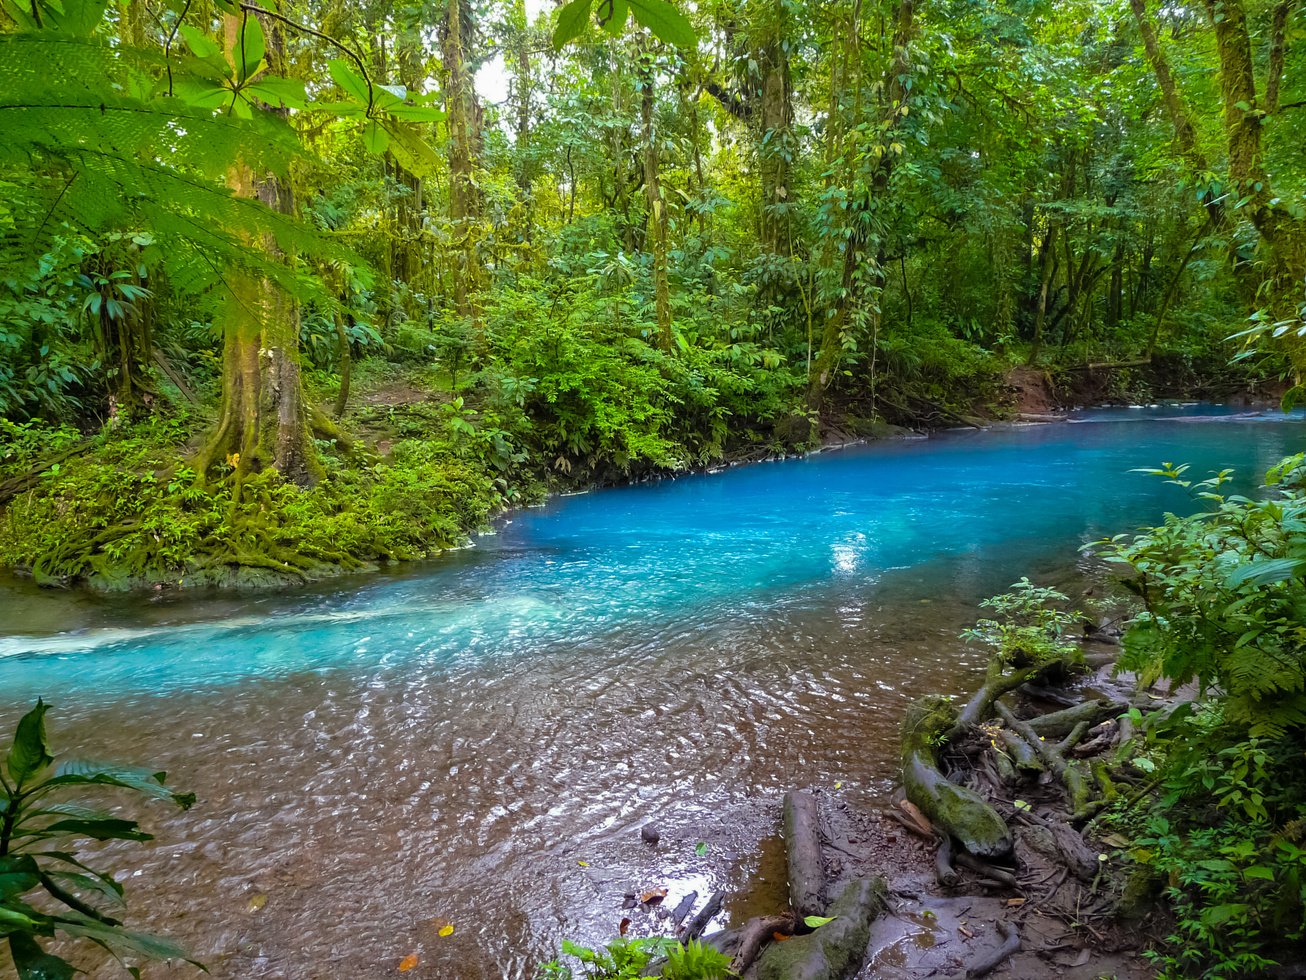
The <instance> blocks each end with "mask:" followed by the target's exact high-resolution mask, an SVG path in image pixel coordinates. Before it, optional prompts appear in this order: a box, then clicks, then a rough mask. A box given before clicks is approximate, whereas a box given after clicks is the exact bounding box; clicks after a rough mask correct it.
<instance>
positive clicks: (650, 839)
mask: <svg viewBox="0 0 1306 980" xmlns="http://www.w3.org/2000/svg"><path fill="white" fill-rule="evenodd" d="M639 836H640V837H641V838H642V839H643V841H644V843H645V844H656V843H657V842H658V841H660V840H661V839H662V835H661V834H659V833H658V829H657V827H655V826H653V825H652V824H651V823H646V824H644V826H642V827H640V828H639Z"/></svg>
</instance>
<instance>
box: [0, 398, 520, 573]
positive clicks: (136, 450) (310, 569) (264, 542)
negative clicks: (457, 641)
mask: <svg viewBox="0 0 1306 980" xmlns="http://www.w3.org/2000/svg"><path fill="white" fill-rule="evenodd" d="M189 428H190V426H189V425H187V424H186V423H185V421H184V420H183V421H181V422H179V421H178V420H171V421H168V420H154V421H151V422H148V423H144V424H141V425H138V426H134V427H130V428H124V429H123V430H121V431H119V432H115V433H112V434H110V435H108V436H106V437H105V438H104V440H103V441H102V443H101V444H100V445H99V446H97V447H96V448H95V449H93V450H92V451H91V452H89V453H88V454H87V455H85V456H84V457H82V458H81V459H80V460H78V461H77V463H76V465H70V466H65V467H63V468H61V469H60V470H59V471H58V472H51V473H47V474H46V475H45V476H44V477H43V479H42V481H41V482H40V483H39V484H38V485H37V486H36V487H35V488H33V489H32V490H31V491H29V492H27V493H25V494H21V495H20V496H18V497H16V498H15V499H14V500H13V501H12V502H11V503H10V505H9V506H8V507H7V508H6V510H5V511H4V513H3V517H2V519H0V564H3V565H5V566H7V567H10V568H16V569H20V570H26V571H29V572H30V573H31V574H32V575H33V577H34V578H36V579H37V580H38V581H41V582H83V583H86V584H89V585H91V586H92V587H94V588H98V589H104V590H119V589H128V588H134V587H141V586H150V585H159V584H163V585H168V586H174V587H176V586H198V585H213V584H220V585H243V586H263V585H277V584H285V583H287V582H294V581H304V580H308V579H313V578H320V577H323V576H325V575H329V574H333V573H335V572H337V571H340V570H345V569H355V568H360V567H364V566H366V565H369V564H372V563H375V562H377V561H380V560H390V559H415V558H422V557H425V556H427V555H430V554H433V553H435V552H437V551H440V550H442V549H445V548H449V547H452V546H455V545H457V544H460V543H461V542H463V541H464V540H465V539H466V537H467V535H468V534H469V533H470V532H472V531H474V530H476V529H477V528H479V527H482V526H483V525H484V524H485V522H486V520H487V519H488V518H489V516H490V515H491V514H492V513H494V512H495V511H496V510H497V509H499V508H501V507H502V506H503V503H504V496H505V495H504V489H505V485H504V484H503V483H496V482H495V480H494V479H493V478H492V477H491V476H489V475H488V474H487V473H485V472H484V470H483V468H482V467H480V466H477V465H476V464H475V463H474V462H470V461H468V460H465V459H463V458H460V457H459V456H458V455H457V454H456V453H455V452H454V451H453V450H452V449H451V448H450V447H449V446H448V445H446V444H443V443H441V442H438V441H434V440H408V441H405V442H401V443H399V444H397V445H396V446H395V447H394V451H393V454H392V457H391V458H390V459H389V460H386V461H379V460H376V459H374V458H373V459H368V458H361V457H360V458H358V459H347V458H342V457H332V456H330V455H327V456H326V457H325V458H326V461H327V463H328V477H327V478H326V479H325V480H323V481H322V482H320V483H319V484H317V485H316V486H314V487H311V488H308V489H304V488H301V487H298V486H295V485H293V484H289V483H286V482H284V481H282V480H281V478H280V477H279V475H278V474H277V473H276V472H275V471H272V470H268V471H264V472H263V473H259V474H256V475H254V476H252V477H251V478H250V479H249V480H248V481H247V482H246V483H245V484H244V485H243V487H242V493H241V497H240V502H239V503H236V502H235V501H234V500H233V495H232V488H231V482H230V480H229V479H227V480H222V479H219V480H215V481H211V482H209V483H206V484H203V485H199V484H197V482H196V479H195V473H194V472H193V471H191V470H190V469H189V467H187V466H186V465H185V463H184V462H182V461H183V460H184V459H185V458H186V457H187V456H188V446H187V444H186V443H185V442H184V441H183V439H184V436H185V433H186V430H187V429H189Z"/></svg>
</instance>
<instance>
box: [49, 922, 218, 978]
mask: <svg viewBox="0 0 1306 980" xmlns="http://www.w3.org/2000/svg"><path fill="white" fill-rule="evenodd" d="M59 929H60V931H61V932H66V933H67V934H68V935H70V936H77V937H79V938H83V939H90V940H91V941H92V942H97V943H99V944H100V945H102V946H106V947H108V948H110V949H112V950H114V951H116V952H125V953H136V954H138V955H140V956H147V957H149V958H150V959H155V960H185V961H186V962H187V963H189V964H191V965H192V966H196V967H199V968H200V969H201V970H204V972H205V973H207V972H208V970H207V969H206V968H205V966H204V964H203V963H200V962H199V961H197V960H193V959H191V958H190V957H189V956H187V955H186V951H185V950H184V949H183V948H182V947H181V946H179V945H177V944H176V943H175V942H173V941H172V940H171V939H165V938H163V937H162V936H150V935H146V934H145V933H140V932H128V931H126V930H125V929H116V928H114V927H112V926H107V925H105V924H104V923H103V922H96V921H95V920H94V919H90V918H87V917H86V916H84V915H68V916H60V917H59Z"/></svg>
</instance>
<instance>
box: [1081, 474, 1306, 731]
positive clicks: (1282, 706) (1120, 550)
mask: <svg viewBox="0 0 1306 980" xmlns="http://www.w3.org/2000/svg"><path fill="white" fill-rule="evenodd" d="M1186 470H1187V467H1185V466H1172V465H1170V464H1168V463H1167V464H1165V465H1163V466H1162V467H1160V468H1157V469H1153V470H1147V471H1146V472H1149V473H1153V474H1155V475H1157V476H1160V477H1162V478H1164V479H1166V480H1167V481H1168V482H1170V483H1172V484H1174V485H1176V486H1179V487H1182V488H1183V489H1184V490H1186V491H1188V492H1189V493H1190V494H1191V495H1192V496H1193V497H1194V498H1195V499H1196V500H1198V501H1200V502H1202V503H1204V504H1206V506H1207V508H1208V509H1207V510H1205V511H1203V512H1201V513H1198V514H1194V515H1192V516H1188V517H1179V516H1175V515H1173V514H1172V515H1169V516H1168V517H1167V518H1166V520H1165V523H1163V524H1161V525H1159V526H1157V527H1154V528H1150V529H1149V530H1147V531H1145V532H1144V533H1142V534H1140V535H1136V536H1130V535H1120V536H1117V537H1115V538H1112V539H1111V540H1109V541H1104V542H1099V543H1098V545H1097V546H1096V551H1097V553H1098V554H1099V555H1101V556H1102V557H1104V558H1106V559H1108V560H1109V561H1113V562H1118V563H1122V564H1124V565H1126V566H1128V567H1129V568H1130V569H1131V570H1132V575H1131V576H1130V577H1129V579H1128V580H1127V584H1128V585H1129V587H1130V588H1131V589H1132V590H1133V591H1134V592H1136V593H1137V594H1138V596H1139V597H1140V598H1141V599H1142V602H1143V606H1144V612H1143V613H1142V614H1141V615H1139V616H1138V617H1137V618H1136V619H1135V620H1134V622H1133V624H1132V625H1131V626H1130V628H1129V630H1128V632H1127V633H1126V634H1125V638H1124V648H1125V655H1124V657H1123V658H1122V660H1121V666H1122V667H1124V668H1125V669H1128V670H1136V671H1138V672H1139V673H1140V674H1141V675H1142V681H1143V683H1144V684H1150V683H1152V682H1154V681H1155V680H1156V679H1158V678H1161V677H1164V678H1167V679H1169V680H1170V681H1172V682H1173V683H1175V684H1186V683H1188V682H1189V681H1196V682H1197V683H1198V684H1199V685H1200V686H1201V688H1202V689H1203V691H1218V692H1219V694H1220V701H1221V704H1222V706H1223V712H1224V716H1225V718H1226V719H1227V720H1228V721H1229V722H1230V723H1233V724H1237V725H1240V726H1242V727H1243V728H1244V729H1245V732H1246V734H1247V735H1248V736H1251V737H1255V736H1269V737H1279V736H1282V735H1283V734H1284V733H1285V732H1287V731H1288V730H1289V729H1298V728H1300V727H1302V726H1304V725H1306V489H1304V488H1303V481H1304V479H1306V457H1303V456H1302V455H1301V454H1299V455H1297V456H1293V457H1291V458H1289V459H1286V460H1284V461H1283V462H1282V463H1280V464H1279V465H1278V466H1276V467H1274V468H1273V469H1272V470H1270V472H1269V473H1268V474H1267V476H1266V487H1265V492H1266V494H1267V495H1266V496H1265V497H1264V498H1262V499H1251V498H1248V497H1244V496H1238V495H1226V494H1225V493H1224V492H1223V491H1224V487H1225V484H1226V483H1227V482H1228V481H1229V479H1230V474H1229V473H1228V471H1225V472H1222V473H1219V474H1217V475H1216V476H1214V477H1212V478H1210V479H1207V480H1201V481H1196V482H1194V481H1192V480H1189V479H1186V476H1185V474H1186Z"/></svg>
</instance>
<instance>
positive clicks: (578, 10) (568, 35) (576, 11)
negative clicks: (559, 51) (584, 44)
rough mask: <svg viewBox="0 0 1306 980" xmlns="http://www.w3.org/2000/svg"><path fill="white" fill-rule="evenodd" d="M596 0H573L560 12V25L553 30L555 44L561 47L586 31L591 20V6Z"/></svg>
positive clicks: (556, 46)
mask: <svg viewBox="0 0 1306 980" xmlns="http://www.w3.org/2000/svg"><path fill="white" fill-rule="evenodd" d="M593 5H594V0H571V3H569V4H567V6H565V7H563V8H562V10H561V11H559V12H558V26H557V27H556V28H554V30H553V46H554V47H555V48H561V47H562V46H563V45H564V44H566V43H567V42H568V41H574V40H575V39H576V38H578V37H580V36H581V34H582V33H584V31H585V24H586V22H587V21H588V20H589V15H590V7H592V6H593Z"/></svg>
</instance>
